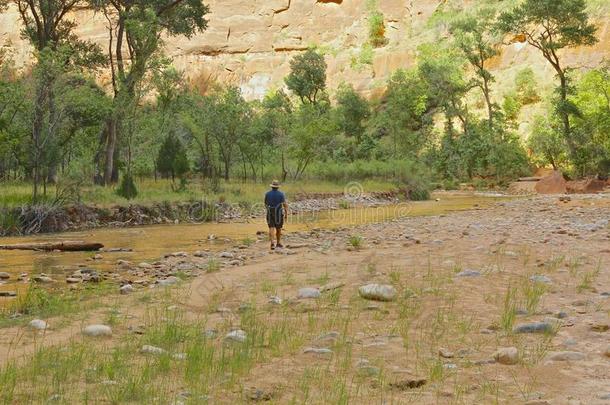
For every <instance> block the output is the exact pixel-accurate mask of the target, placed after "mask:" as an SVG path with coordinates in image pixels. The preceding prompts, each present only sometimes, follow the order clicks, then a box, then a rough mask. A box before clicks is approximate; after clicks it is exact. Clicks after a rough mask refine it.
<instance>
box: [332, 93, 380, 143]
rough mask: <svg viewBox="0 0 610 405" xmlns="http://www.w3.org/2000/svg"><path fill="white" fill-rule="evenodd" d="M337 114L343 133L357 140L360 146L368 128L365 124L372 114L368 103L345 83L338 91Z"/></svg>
mask: <svg viewBox="0 0 610 405" xmlns="http://www.w3.org/2000/svg"><path fill="white" fill-rule="evenodd" d="M336 112H337V117H338V119H339V128H340V129H341V131H343V133H344V134H345V135H346V136H348V137H352V138H355V139H356V143H358V144H359V143H360V140H361V138H362V136H363V134H364V131H365V128H366V127H365V122H366V120H367V119H368V117H369V115H370V113H371V111H370V107H369V103H368V101H367V100H366V99H365V98H364V97H362V96H361V95H360V94H358V93H356V91H355V90H354V88H353V87H352V86H351V85H347V84H345V83H343V84H341V85H340V86H339V89H338V91H337V109H336Z"/></svg>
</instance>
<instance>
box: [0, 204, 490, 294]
mask: <svg viewBox="0 0 610 405" xmlns="http://www.w3.org/2000/svg"><path fill="white" fill-rule="evenodd" d="M434 198H439V199H440V201H435V200H430V201H422V202H410V203H403V204H397V205H386V206H379V207H355V208H348V209H338V210H322V211H320V212H315V213H311V212H310V213H305V214H295V215H291V216H290V217H289V219H288V222H287V224H286V229H285V231H286V232H287V233H290V232H296V231H304V230H309V229H313V228H326V229H332V228H338V227H346V226H347V227H349V226H356V225H361V224H367V223H377V222H384V221H389V220H392V219H396V218H401V217H406V216H420V215H437V214H441V213H445V212H451V211H458V210H466V209H472V208H474V207H477V206H478V207H485V206H488V205H490V204H493V203H495V202H497V201H499V200H500V199H502V197H499V196H491V195H480V194H476V195H475V194H441V195H435V196H434ZM257 231H266V225H265V223H264V219H263V218H255V219H250V220H248V221H244V222H232V223H205V224H178V225H159V226H146V227H136V228H119V229H117V228H106V229H96V230H89V231H83V232H69V233H63V234H52V235H38V236H33V237H17V238H0V244H11V243H31V242H48V241H54V240H85V241H91V242H101V243H103V244H104V246H105V247H106V248H107V249H111V248H124V249H130V250H131V251H130V252H115V253H111V252H103V253H101V254H102V256H103V259H101V260H92V256H93V253H91V252H73V253H55V252H33V251H0V271H3V272H8V273H10V274H11V279H10V280H9V281H8V282H6V283H4V284H2V285H0V291H2V290H5V291H16V290H17V291H18V290H22V289H23V288H25V284H22V283H17V282H16V281H15V279H16V277H17V276H18V275H19V274H20V273H29V274H38V273H47V274H49V275H51V276H52V277H54V278H56V279H61V278H62V277H63V274H65V273H68V272H72V271H73V270H74V269H76V268H78V267H79V265H80V266H83V265H84V266H87V267H90V268H94V269H98V270H107V269H111V268H115V264H116V262H117V260H119V259H124V260H129V261H131V262H134V263H139V262H142V261H151V260H156V259H158V258H160V257H162V256H163V255H164V254H166V253H170V252H176V251H186V252H194V251H196V250H204V249H210V250H212V251H215V250H221V249H224V248H227V247H230V246H232V245H234V244H236V243H239V242H240V241H241V240H243V239H246V238H249V239H256V232H257ZM208 235H215V236H216V239H214V240H208ZM264 246H265V247H266V244H264ZM261 249H263V247H262V246H261ZM0 300H3V298H0Z"/></svg>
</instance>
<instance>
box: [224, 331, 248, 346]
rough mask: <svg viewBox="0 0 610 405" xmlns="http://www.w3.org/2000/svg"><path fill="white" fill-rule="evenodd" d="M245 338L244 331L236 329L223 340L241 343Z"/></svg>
mask: <svg viewBox="0 0 610 405" xmlns="http://www.w3.org/2000/svg"><path fill="white" fill-rule="evenodd" d="M247 337H248V335H247V334H246V332H245V331H243V330H241V329H237V330H233V331H231V332H229V333H227V335H226V336H225V340H228V341H232V342H238V343H243V342H245V341H246V339H247Z"/></svg>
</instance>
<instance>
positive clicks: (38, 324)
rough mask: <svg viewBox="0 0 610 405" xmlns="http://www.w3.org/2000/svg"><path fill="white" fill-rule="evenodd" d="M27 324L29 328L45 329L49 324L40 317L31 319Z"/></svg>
mask: <svg viewBox="0 0 610 405" xmlns="http://www.w3.org/2000/svg"><path fill="white" fill-rule="evenodd" d="M28 325H29V326H30V328H32V329H36V330H45V329H47V328H48V327H49V325H48V324H47V323H46V322H45V321H43V320H42V319H32V320H31V321H30V323H29V324H28Z"/></svg>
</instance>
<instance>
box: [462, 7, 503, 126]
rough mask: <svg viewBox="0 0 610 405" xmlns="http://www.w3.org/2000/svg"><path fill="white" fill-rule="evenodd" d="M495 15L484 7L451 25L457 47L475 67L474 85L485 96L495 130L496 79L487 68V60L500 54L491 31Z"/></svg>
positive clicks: (490, 124) (489, 116) (489, 118)
mask: <svg viewBox="0 0 610 405" xmlns="http://www.w3.org/2000/svg"><path fill="white" fill-rule="evenodd" d="M494 15H495V12H494V11H493V10H491V9H483V10H481V11H479V12H478V13H477V14H473V15H467V16H465V17H463V18H460V19H457V20H455V21H454V22H453V24H452V25H451V31H452V33H453V35H454V37H455V44H456V46H457V48H458V49H460V50H461V52H462V54H463V55H464V57H465V58H466V60H467V61H468V63H470V65H471V66H472V68H473V69H474V73H475V78H474V79H473V80H472V82H473V85H475V86H476V87H478V88H480V89H481V92H482V93H483V97H484V98H485V104H486V105H487V119H488V123H489V129H490V131H491V130H493V117H494V110H495V109H496V107H497V106H496V105H495V104H494V103H493V102H492V101H491V88H490V85H491V83H493V82H494V80H495V79H494V77H493V75H492V74H491V72H490V71H489V70H487V67H486V62H487V61H488V60H489V59H491V58H493V57H494V56H496V55H497V54H498V50H497V49H496V46H495V44H494V43H493V40H492V38H491V37H490V32H489V28H490V27H491V25H492V21H493V18H494Z"/></svg>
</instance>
